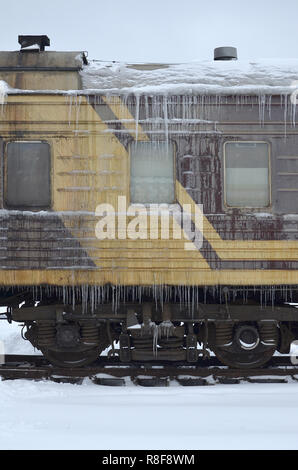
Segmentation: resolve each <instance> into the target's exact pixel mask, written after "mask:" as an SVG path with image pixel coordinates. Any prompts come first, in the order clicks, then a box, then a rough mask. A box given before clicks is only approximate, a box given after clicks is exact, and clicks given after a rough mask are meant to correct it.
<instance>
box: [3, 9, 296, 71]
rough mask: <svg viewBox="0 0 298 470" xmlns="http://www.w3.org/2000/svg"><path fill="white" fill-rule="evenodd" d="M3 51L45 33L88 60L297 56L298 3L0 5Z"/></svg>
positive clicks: (57, 46) (53, 44)
mask: <svg viewBox="0 0 298 470" xmlns="http://www.w3.org/2000/svg"><path fill="white" fill-rule="evenodd" d="M0 6H1V10H0V11H1V29H0V37H1V45H0V50H17V49H18V48H19V46H18V42H17V36H18V34H47V35H48V36H49V37H50V39H51V50H86V51H88V53H89V58H91V59H102V60H120V61H130V62H155V61H157V62H185V61H192V60H200V59H213V49H214V47H217V46H236V47H237V48H238V56H239V58H243V59H256V58H264V57H268V58H269V57H270V58H271V57H285V58H286V57H287V58H289V57H298V27H297V26H298V0H45V1H44V2H43V1H42V0H14V1H7V0H5V1H4V0H0Z"/></svg>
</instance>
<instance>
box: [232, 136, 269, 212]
mask: <svg viewBox="0 0 298 470" xmlns="http://www.w3.org/2000/svg"><path fill="white" fill-rule="evenodd" d="M238 143H239V144H245V143H250V144H267V147H268V192H269V202H268V205H267V206H231V205H229V204H228V203H227V191H226V188H227V186H226V144H238ZM223 165H224V169H223V177H224V178H223V202H224V207H225V208H226V209H237V210H247V209H250V210H256V211H258V210H263V209H271V208H272V167H271V142H269V141H267V140H255V139H254V140H253V139H251V140H226V141H225V142H224V144H223Z"/></svg>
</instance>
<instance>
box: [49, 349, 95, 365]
mask: <svg viewBox="0 0 298 470" xmlns="http://www.w3.org/2000/svg"><path fill="white" fill-rule="evenodd" d="M41 352H42V353H43V355H44V357H45V358H46V359H47V360H48V361H49V362H50V363H51V364H54V365H55V366H58V367H67V368H70V367H73V368H74V367H82V366H86V365H88V364H92V362H94V361H96V359H97V358H98V357H99V355H100V353H101V352H102V350H101V349H99V348H92V349H89V350H86V351H59V350H54V349H49V348H47V349H44V348H43V349H41Z"/></svg>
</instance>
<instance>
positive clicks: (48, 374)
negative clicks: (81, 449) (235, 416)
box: [0, 355, 298, 386]
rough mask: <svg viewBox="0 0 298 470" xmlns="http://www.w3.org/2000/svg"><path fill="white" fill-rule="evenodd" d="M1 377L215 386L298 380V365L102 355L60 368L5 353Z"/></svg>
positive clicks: (285, 359)
mask: <svg viewBox="0 0 298 470" xmlns="http://www.w3.org/2000/svg"><path fill="white" fill-rule="evenodd" d="M0 377H2V380H13V379H31V380H52V381H55V382H66V383H78V384H79V383H82V381H83V379H84V378H86V377H89V378H90V379H91V380H92V381H93V382H94V383H96V384H99V385H115V386H117V385H125V383H126V379H127V378H130V379H131V380H132V381H133V382H134V383H135V384H138V385H142V386H167V385H169V383H170V381H171V380H176V381H178V382H179V383H180V384H181V385H184V386H191V385H197V386H199V385H213V384H215V383H222V384H236V383H240V382H243V381H246V382H252V383H287V382H288V381H289V380H297V381H298V365H293V364H292V363H291V360H290V357H274V358H273V359H272V360H271V362H270V363H269V365H268V366H267V367H266V368H259V369H249V370H248V369H242V370H241V369H231V368H229V367H226V366H222V365H221V364H220V362H219V361H218V360H217V359H216V358H213V357H211V358H209V359H205V360H200V361H198V363H197V364H195V365H186V364H185V363H174V364H173V363H168V364H159V363H158V362H156V363H135V364H125V363H123V362H120V361H119V360H118V359H117V358H108V357H105V356H103V357H101V358H100V360H98V361H97V362H95V363H94V364H93V365H91V366H85V367H78V368H73V369H71V368H61V367H56V366H53V365H51V364H49V363H48V362H47V361H46V360H45V359H44V358H43V356H37V355H36V356H27V355H6V356H5V362H4V364H2V365H0Z"/></svg>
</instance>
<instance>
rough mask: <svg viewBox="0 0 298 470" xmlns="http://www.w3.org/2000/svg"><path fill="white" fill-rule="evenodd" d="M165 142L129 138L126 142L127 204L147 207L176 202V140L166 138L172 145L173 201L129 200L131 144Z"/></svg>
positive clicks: (163, 141) (162, 141)
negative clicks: (127, 156) (127, 162)
mask: <svg viewBox="0 0 298 470" xmlns="http://www.w3.org/2000/svg"><path fill="white" fill-rule="evenodd" d="M150 142H151V143H156V142H161V143H166V141H165V140H150V139H149V140H138V141H136V140H131V141H130V142H129V144H128V155H129V165H128V175H129V186H128V195H129V199H128V200H129V204H130V205H139V204H142V205H143V206H145V207H149V206H150V205H151V204H168V205H171V204H176V203H177V194H176V193H177V191H176V180H177V176H176V175H177V162H176V155H177V148H176V142H175V141H174V140H172V139H169V140H168V143H169V144H170V145H172V148H173V202H132V200H131V146H132V145H134V144H136V143H150Z"/></svg>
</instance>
